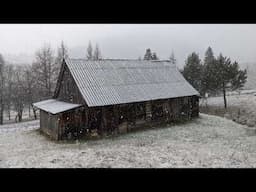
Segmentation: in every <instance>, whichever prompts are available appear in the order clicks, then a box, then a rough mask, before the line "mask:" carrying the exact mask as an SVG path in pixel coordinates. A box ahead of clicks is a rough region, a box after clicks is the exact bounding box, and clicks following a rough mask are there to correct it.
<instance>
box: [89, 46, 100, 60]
mask: <svg viewBox="0 0 256 192" xmlns="http://www.w3.org/2000/svg"><path fill="white" fill-rule="evenodd" d="M86 59H87V60H100V59H102V55H101V51H100V47H99V45H98V44H96V45H95V49H94V50H93V47H92V44H91V41H89V44H88V47H87V50H86Z"/></svg>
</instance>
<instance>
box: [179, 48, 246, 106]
mask: <svg viewBox="0 0 256 192" xmlns="http://www.w3.org/2000/svg"><path fill="white" fill-rule="evenodd" d="M182 73H183V75H184V77H185V78H186V80H187V81H188V82H190V84H191V85H192V86H194V88H195V89H197V91H199V92H200V94H201V95H202V96H204V95H205V93H210V94H219V93H222V94H223V100H224V107H225V108H227V99H226V91H227V90H229V91H234V90H237V89H241V88H242V87H243V86H244V84H245V83H246V79H247V75H246V70H241V69H240V67H239V65H238V63H237V62H236V61H235V62H231V60H230V58H228V57H224V56H223V55H222V54H221V53H220V54H219V56H218V57H217V58H215V57H214V54H213V51H212V49H211V48H210V47H209V48H208V49H207V51H206V53H205V57H204V63H203V64H201V61H200V59H199V56H198V55H197V54H195V53H192V54H191V55H189V56H188V59H187V60H186V64H185V66H184V68H183V71H182Z"/></svg>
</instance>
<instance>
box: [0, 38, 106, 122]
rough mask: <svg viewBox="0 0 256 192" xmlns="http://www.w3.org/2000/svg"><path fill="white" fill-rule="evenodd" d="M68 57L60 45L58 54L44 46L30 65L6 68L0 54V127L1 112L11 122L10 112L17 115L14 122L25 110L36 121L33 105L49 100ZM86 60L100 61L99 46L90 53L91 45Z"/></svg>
mask: <svg viewBox="0 0 256 192" xmlns="http://www.w3.org/2000/svg"><path fill="white" fill-rule="evenodd" d="M68 57H69V54H68V48H67V46H66V45H65V44H64V42H63V41H62V42H61V45H60V46H59V47H58V48H57V53H56V54H55V53H54V50H53V49H52V48H51V46H50V45H44V46H42V47H41V48H40V49H38V50H37V51H36V53H35V58H34V61H33V63H32V64H27V65H13V64H7V63H6V62H5V60H4V57H3V56H2V55H1V54H0V125H1V124H3V117H4V112H5V113H6V114H7V117H8V119H9V120H11V111H12V110H14V111H15V112H16V114H17V115H16V118H15V120H16V121H18V122H20V121H22V115H23V112H24V109H25V108H28V110H29V114H30V111H31V112H32V113H33V116H34V118H35V119H37V114H36V110H35V108H34V107H33V105H32V104H33V103H34V102H38V101H41V100H44V99H49V98H52V96H53V94H54V90H55V86H56V83H57V78H58V76H59V73H60V67H61V63H62V61H63V59H67V58H68ZM85 58H87V59H88V60H99V59H102V55H101V51H100V48H99V45H98V44H96V46H95V49H93V47H92V45H91V42H89V45H88V48H87V50H86V53H85Z"/></svg>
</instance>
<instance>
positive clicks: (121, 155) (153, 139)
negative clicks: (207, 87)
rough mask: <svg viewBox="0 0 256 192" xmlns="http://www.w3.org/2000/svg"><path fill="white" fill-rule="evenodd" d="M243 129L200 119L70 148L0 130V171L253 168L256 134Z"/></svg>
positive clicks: (210, 118) (22, 132) (32, 133)
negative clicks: (71, 168)
mask: <svg viewBox="0 0 256 192" xmlns="http://www.w3.org/2000/svg"><path fill="white" fill-rule="evenodd" d="M34 123H35V124H36V123H38V122H36V121H34ZM32 124H33V123H32ZM20 125H21V126H25V127H26V125H25V123H24V124H20ZM28 127H29V126H28ZM31 127H33V126H32V125H31ZM245 128H246V126H243V125H240V124H237V123H235V122H233V121H231V120H227V119H224V118H221V117H216V116H209V115H204V114H200V117H199V118H198V119H195V120H193V121H192V122H187V123H185V124H179V125H175V126H169V127H167V128H155V129H150V130H144V131H139V132H133V133H129V134H125V135H120V136H118V137H115V138H108V139H102V140H94V141H92V140H91V141H80V142H75V143H67V142H62V143H58V142H54V141H51V140H49V139H48V138H47V137H45V136H43V135H41V134H40V133H39V132H38V131H37V130H26V129H19V130H16V131H15V130H14V131H11V132H3V131H2V132H0V167H21V168H23V167H29V168H30V167H43V168H55V167H61V168H70V167H75V168H80V167H85V168H86V167H118V168H120V167H121V168H122V167H135V168H136V167H142V168H144V167H157V168H161V167H256V135H254V134H252V135H250V134H248V133H247V131H246V129H245ZM0 129H3V127H0Z"/></svg>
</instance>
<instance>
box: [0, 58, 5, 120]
mask: <svg viewBox="0 0 256 192" xmlns="http://www.w3.org/2000/svg"><path fill="white" fill-rule="evenodd" d="M4 66H5V62H4V58H3V56H2V55H1V54H0V125H1V124H3V119H4Z"/></svg>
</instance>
